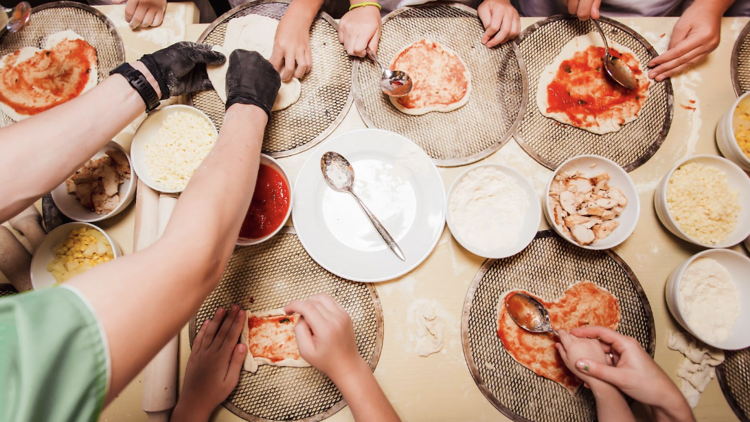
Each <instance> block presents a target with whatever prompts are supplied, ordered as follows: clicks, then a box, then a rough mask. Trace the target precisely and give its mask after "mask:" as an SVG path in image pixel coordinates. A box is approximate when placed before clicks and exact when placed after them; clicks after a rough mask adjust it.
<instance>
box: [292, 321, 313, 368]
mask: <svg viewBox="0 0 750 422" xmlns="http://www.w3.org/2000/svg"><path fill="white" fill-rule="evenodd" d="M294 335H295V337H297V346H298V347H299V353H300V355H302V358H303V359H305V360H307V357H306V355H308V354H311V353H312V352H313V350H314V349H315V344H314V343H313V338H312V331H311V330H310V326H309V325H308V324H307V321H305V318H304V317H302V318H300V319H299V320H298V321H297V324H296V325H295V326H294ZM308 362H309V361H308Z"/></svg>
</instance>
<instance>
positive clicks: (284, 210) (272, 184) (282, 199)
mask: <svg viewBox="0 0 750 422" xmlns="http://www.w3.org/2000/svg"><path fill="white" fill-rule="evenodd" d="M291 213H292V184H291V183H290V182H289V177H288V176H287V174H286V172H285V171H284V168H283V167H281V164H279V162H278V161H276V160H274V159H273V158H271V157H269V156H267V155H264V154H261V156H260V167H259V168H258V178H257V179H256V182H255V190H254V191H253V200H252V201H251V202H250V208H249V209H248V210H247V214H245V219H244V221H243V222H242V228H241V229H240V235H239V237H238V238H237V245H239V246H249V245H257V244H258V243H261V242H265V241H266V240H268V239H270V238H272V237H273V236H274V235H275V234H276V233H278V232H279V230H281V228H282V227H284V223H286V220H288V219H289V215H290V214H291Z"/></svg>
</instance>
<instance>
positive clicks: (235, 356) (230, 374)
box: [224, 344, 247, 386]
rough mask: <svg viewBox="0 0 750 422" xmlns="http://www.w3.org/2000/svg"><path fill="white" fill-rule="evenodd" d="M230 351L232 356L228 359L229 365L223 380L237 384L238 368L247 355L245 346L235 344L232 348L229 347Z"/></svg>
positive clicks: (238, 377) (233, 384)
mask: <svg viewBox="0 0 750 422" xmlns="http://www.w3.org/2000/svg"><path fill="white" fill-rule="evenodd" d="M229 350H231V351H232V358H231V359H230V360H229V367H228V368H227V373H226V375H225V376H224V380H225V381H226V382H227V383H228V384H230V385H232V386H235V385H237V381H239V379H240V368H242V364H243V363H244V362H245V356H247V346H245V345H244V344H235V345H234V347H233V348H231V349H229Z"/></svg>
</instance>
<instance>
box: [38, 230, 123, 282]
mask: <svg viewBox="0 0 750 422" xmlns="http://www.w3.org/2000/svg"><path fill="white" fill-rule="evenodd" d="M82 227H86V228H87V229H91V230H96V231H98V232H99V233H101V234H103V235H104V238H106V239H107V241H108V242H109V244H110V245H112V253H113V254H114V256H115V259H117V258H119V257H121V256H122V249H120V245H118V244H117V242H115V240H114V239H112V237H110V236H109V235H108V234H107V233H106V232H105V231H104V230H102V229H100V228H99V227H97V226H95V225H93V224H89V223H68V224H63V225H61V226H59V227H57V228H56V229H54V230H52V231H51V232H49V233H48V234H47V236H45V237H44V240H43V241H42V243H41V244H40V245H39V248H38V249H37V250H36V253H34V257H33V258H31V285H32V287H34V290H39V289H43V288H45V287H51V286H54V285H55V284H56V283H57V280H55V277H54V276H53V275H52V273H50V272H49V271H47V264H49V263H50V262H51V261H52V260H53V259H55V254H54V253H53V252H52V248H54V247H55V246H57V244H59V243H60V242H62V241H63V240H65V239H67V238H68V235H69V234H70V232H72V231H73V230H76V229H80V228H82Z"/></svg>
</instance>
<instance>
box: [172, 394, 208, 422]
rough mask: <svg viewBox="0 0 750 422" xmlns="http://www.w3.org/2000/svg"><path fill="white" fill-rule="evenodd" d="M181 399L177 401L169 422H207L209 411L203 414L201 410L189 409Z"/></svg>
mask: <svg viewBox="0 0 750 422" xmlns="http://www.w3.org/2000/svg"><path fill="white" fill-rule="evenodd" d="M181 399H182V397H180V400H178V401H177V406H175V408H174V410H173V411H172V417H171V418H169V422H208V419H209V418H210V417H211V413H212V412H211V411H209V412H205V411H203V410H201V409H195V408H190V407H189V406H186V404H185V403H184V402H183V401H182V400H181Z"/></svg>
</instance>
